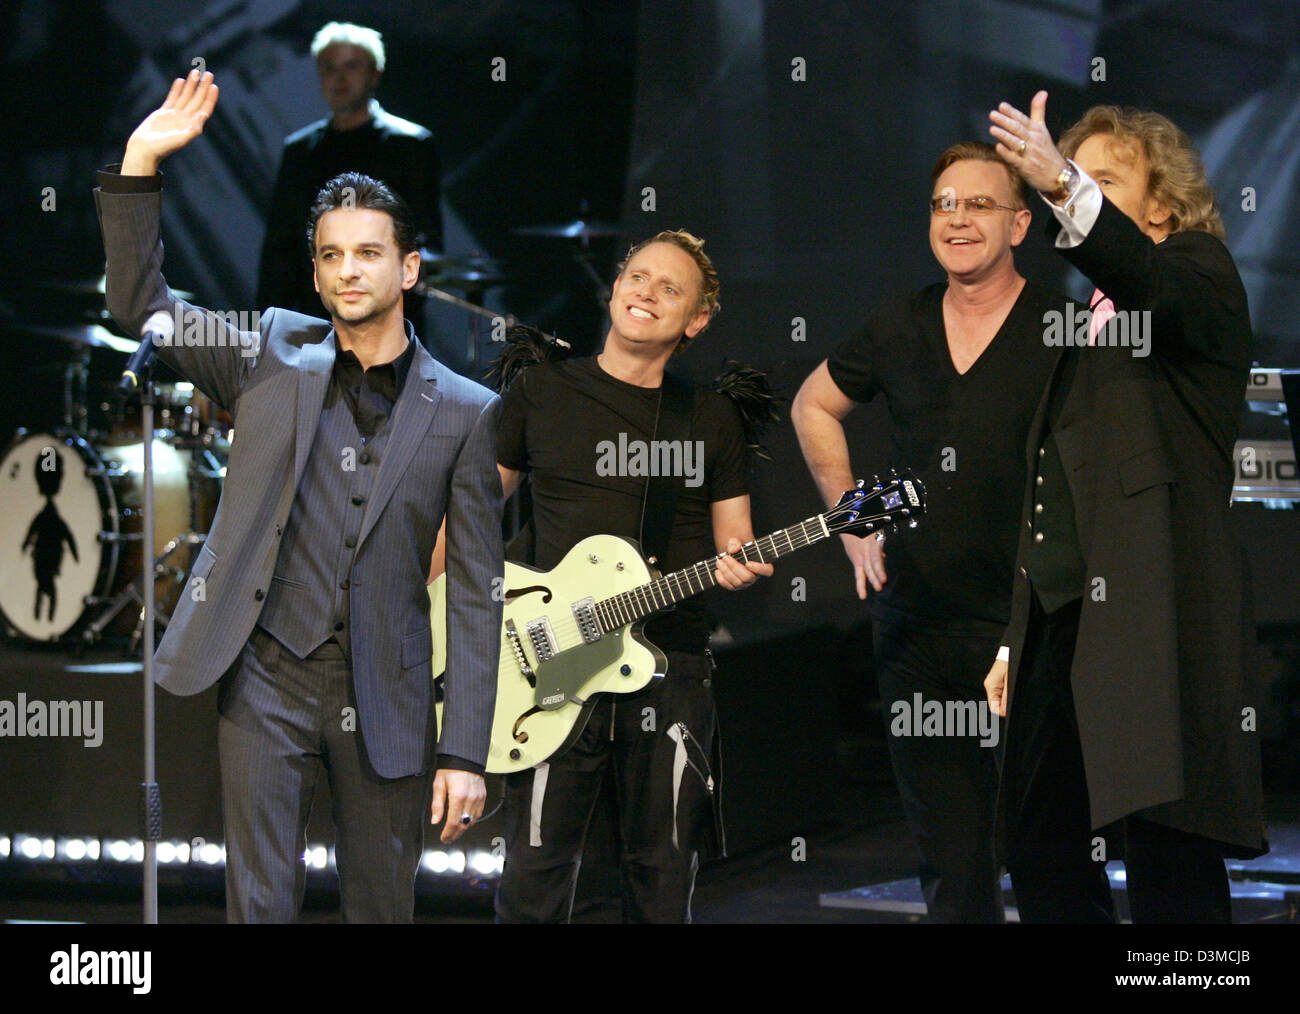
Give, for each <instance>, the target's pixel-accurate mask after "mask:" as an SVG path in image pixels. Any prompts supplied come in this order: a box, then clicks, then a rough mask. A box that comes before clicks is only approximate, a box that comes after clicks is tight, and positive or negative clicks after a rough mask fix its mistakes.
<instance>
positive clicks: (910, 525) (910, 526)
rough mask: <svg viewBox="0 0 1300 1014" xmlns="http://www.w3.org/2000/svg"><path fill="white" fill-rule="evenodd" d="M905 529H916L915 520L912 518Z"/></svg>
mask: <svg viewBox="0 0 1300 1014" xmlns="http://www.w3.org/2000/svg"><path fill="white" fill-rule="evenodd" d="M907 527H908V528H915V527H916V519H915V518H913V519H912V521H911V522H910V523H909V524H908V526H907Z"/></svg>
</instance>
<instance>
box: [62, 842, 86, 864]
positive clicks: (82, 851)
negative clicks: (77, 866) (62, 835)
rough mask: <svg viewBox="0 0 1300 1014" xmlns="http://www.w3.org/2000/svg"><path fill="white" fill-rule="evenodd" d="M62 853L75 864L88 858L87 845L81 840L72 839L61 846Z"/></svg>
mask: <svg viewBox="0 0 1300 1014" xmlns="http://www.w3.org/2000/svg"><path fill="white" fill-rule="evenodd" d="M60 851H61V852H62V853H63V854H64V855H65V856H67V857H68V858H69V859H71V860H72V861H73V862H74V863H79V862H81V860H83V859H85V858H86V843H85V842H84V841H82V840H81V839H80V838H70V839H68V840H67V841H65V842H64V843H63V844H62V845H61V846H60Z"/></svg>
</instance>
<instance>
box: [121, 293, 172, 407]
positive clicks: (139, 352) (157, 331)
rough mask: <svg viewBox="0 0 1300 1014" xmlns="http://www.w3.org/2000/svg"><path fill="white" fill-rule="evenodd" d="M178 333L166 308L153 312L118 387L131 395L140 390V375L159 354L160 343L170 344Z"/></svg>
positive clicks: (123, 392) (122, 391) (145, 324)
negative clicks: (173, 336)
mask: <svg viewBox="0 0 1300 1014" xmlns="http://www.w3.org/2000/svg"><path fill="white" fill-rule="evenodd" d="M175 333H176V322H175V321H174V320H173V319H172V315H171V314H170V313H168V312H167V311H166V310H159V311H157V312H156V313H154V314H151V315H150V317H149V319H148V320H146V321H145V322H144V328H143V329H142V331H141V337H140V345H139V347H138V348H137V349H136V350H135V351H134V352H132V353H131V358H130V359H128V360H127V361H126V369H125V370H123V371H122V377H121V379H120V380H119V381H118V382H117V389H118V391H119V392H120V393H121V394H122V395H129V394H132V393H134V392H135V391H137V390H139V388H140V375H141V374H142V373H144V371H145V370H147V369H148V368H149V364H150V363H151V362H153V357H154V356H155V355H157V354H158V346H159V345H170V344H171V340H172V335H174V334H175Z"/></svg>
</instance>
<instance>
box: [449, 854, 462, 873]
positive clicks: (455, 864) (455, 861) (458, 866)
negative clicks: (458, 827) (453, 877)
mask: <svg viewBox="0 0 1300 1014" xmlns="http://www.w3.org/2000/svg"><path fill="white" fill-rule="evenodd" d="M450 861H451V872H452V873H464V872H465V853H464V852H461V851H460V850H459V849H457V850H456V851H454V852H452V854H451V856H450Z"/></svg>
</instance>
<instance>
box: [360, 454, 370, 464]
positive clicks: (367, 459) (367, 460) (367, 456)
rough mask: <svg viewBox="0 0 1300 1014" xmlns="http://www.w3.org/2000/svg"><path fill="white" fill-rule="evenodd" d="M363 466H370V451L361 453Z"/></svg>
mask: <svg viewBox="0 0 1300 1014" xmlns="http://www.w3.org/2000/svg"><path fill="white" fill-rule="evenodd" d="M361 464H363V465H368V464H370V452H369V451H362V452H361Z"/></svg>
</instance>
